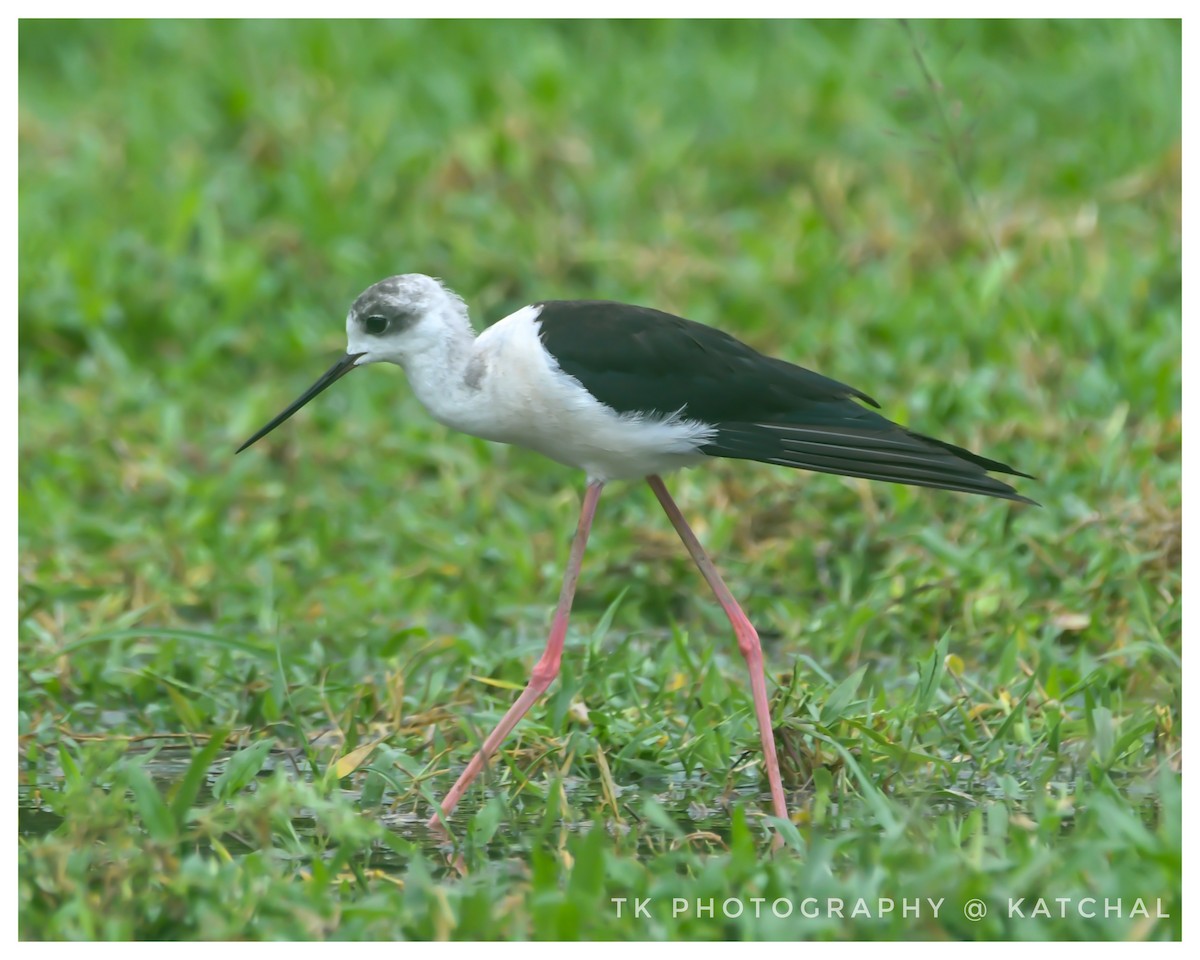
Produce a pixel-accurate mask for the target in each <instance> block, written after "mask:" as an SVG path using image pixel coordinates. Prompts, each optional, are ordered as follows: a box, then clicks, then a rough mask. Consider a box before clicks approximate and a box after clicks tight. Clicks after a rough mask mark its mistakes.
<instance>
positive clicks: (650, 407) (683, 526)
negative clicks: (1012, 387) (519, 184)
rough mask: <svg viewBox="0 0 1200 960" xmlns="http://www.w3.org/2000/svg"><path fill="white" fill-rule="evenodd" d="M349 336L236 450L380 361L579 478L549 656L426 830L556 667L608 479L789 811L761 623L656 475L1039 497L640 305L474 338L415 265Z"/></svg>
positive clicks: (782, 812)
mask: <svg viewBox="0 0 1200 960" xmlns="http://www.w3.org/2000/svg"><path fill="white" fill-rule="evenodd" d="M346 334H347V338H348V344H347V348H346V355H345V356H344V357H342V358H341V359H340V360H338V362H337V363H335V364H334V365H333V366H332V367H330V368H329V370H327V371H326V372H325V374H324V375H323V376H322V377H321V378H320V379H319V380H318V381H317V382H316V383H314V384H313V385H312V386H311V387H309V389H308V390H307V391H305V393H304V394H302V395H301V396H300V398H299V399H298V400H296V402H295V403H293V404H292V405H291V406H290V407H288V408H287V409H286V410H284V411H283V413H281V414H280V415H279V416H277V417H276V418H275V419H274V420H272V421H271V422H270V423H268V424H267V425H266V426H265V427H263V428H262V429H261V430H259V431H258V433H256V434H254V436H252V437H251V438H250V439H249V440H247V441H246V442H245V443H244V444H242V446H241V447H239V448H238V452H239V453H240V452H241V451H242V450H245V449H246V447H248V446H250V445H251V444H252V443H254V442H255V441H256V440H258V439H260V438H261V437H263V436H265V435H266V434H268V433H270V432H271V431H272V430H274V429H275V428H276V427H277V426H279V424H281V423H283V422H284V421H285V420H287V419H288V418H289V417H290V416H291V415H292V414H294V413H295V412H296V411H297V410H299V409H300V408H301V407H302V406H304V405H305V404H306V403H308V401H309V400H311V399H312V398H313V397H315V396H316V395H317V394H319V393H320V392H321V391H322V390H324V389H325V388H326V387H328V386H329V385H330V384H332V383H333V382H334V381H336V380H338V379H340V378H341V377H342V376H344V375H345V374H347V373H349V372H350V371H351V370H353V369H355V368H356V367H361V366H363V365H365V364H368V363H379V362H388V363H395V364H399V365H400V366H401V367H403V368H404V371H405V373H407V375H408V379H409V382H410V383H411V384H412V389H413V392H414V393H415V394H416V396H417V399H418V400H420V401H421V403H422V404H423V405H424V406H425V408H426V409H427V410H428V411H429V412H430V413H431V414H432V415H433V417H434V418H435V419H436V420H438V421H440V422H441V423H444V424H446V425H447V426H449V427H453V428H454V429H456V430H461V431H463V432H464V433H470V434H473V435H475V436H477V437H483V438H485V439H487V440H496V441H499V442H501V443H513V444H517V445H519V446H523V447H528V448H530V449H532V450H537V451H538V452H539V453H543V454H545V455H546V456H548V457H550V458H551V459H552V460H557V461H558V462H559V463H564V464H567V465H568V466H572V467H578V468H579V469H581V470H583V471H585V472H586V474H587V488H586V490H585V492H584V497H583V509H582V510H581V512H580V515H579V525H578V528H577V529H576V533H575V539H574V542H573V543H572V544H571V551H570V556H569V559H568V561H567V569H566V573H565V575H564V577H563V584H562V591H561V593H560V594H559V599H558V607H557V609H556V610H555V612H554V618H553V621H552V623H551V627H550V637H549V640H548V641H547V643H546V649H545V652H544V653H543V654H542V657H541V659H540V660H538V662H537V664H536V665H535V666H534V668H533V672H532V675H531V676H530V679H529V685H528V686H527V687H526V688H525V690H524V692H523V693H522V694H521V696H520V697H518V698H517V701H516V703H514V704H513V705H512V707H511V708H510V709H509V711H508V712H507V713H506V714H505V715H504V718H503V719H502V720H501V721H500V723H499V725H498V726H497V727H496V729H495V730H493V731H492V733H491V734H490V735H489V736H488V738H487V739H486V740H485V741H484V742H483V746H482V747H480V749H479V751H478V753H476V755H475V757H474V758H473V759H472V760H471V762H470V764H468V766H467V768H466V769H465V770H464V771H463V773H462V775H461V776H460V777H459V778H458V780H457V782H456V783H455V784H454V786H453V787H451V789H450V792H449V793H448V794H447V795H446V798H445V800H443V801H442V805H441V810H440V814H439V813H435V814H434V815H433V817H432V818H431V820H430V823H431V825H437V824H438V823H439V817H441V818H444V817H447V816H449V814H450V812H451V811H452V810H453V809H454V807H455V805H456V804H457V803H458V801H459V800H460V799H461V797H462V795H463V793H464V792H465V791H466V789H467V787H468V786H469V785H470V784H471V781H472V780H474V779H475V777H476V776H478V775H479V772H480V771H481V770H482V769H483V767H484V765H485V764H486V763H487V761H488V758H489V757H491V755H492V754H493V753H494V752H495V751H496V749H497V748H498V747H499V746H500V744H501V743H502V742H503V741H504V738H505V737H507V736H508V734H509V732H510V731H511V730H512V729H513V727H515V726H516V725H517V723H518V722H519V721H520V719H521V718H522V717H523V716H524V715H525V714H526V713H527V712H528V711H529V708H530V707H531V706H532V705H533V703H534V701H536V700H537V699H538V697H540V696H541V695H542V693H543V692H545V690H546V688H547V687H549V686H550V684H551V682H553V680H554V678H555V677H556V676H557V675H558V669H559V662H560V660H561V659H562V651H563V641H564V639H565V637H566V633H567V618H568V616H569V614H570V610H571V601H572V599H573V598H574V596H575V585H576V583H577V582H578V580H579V569H580V566H581V564H582V562H583V552H584V547H585V546H586V544H587V538H588V532H589V531H590V530H591V527H592V519H593V517H594V516H595V512H596V503H597V501H598V500H599V499H600V491H601V490H602V489H603V487H604V484H605V483H606V482H608V481H609V480H623V479H634V478H645V480H646V482H647V483H648V484H649V485H650V488H651V489H652V490H653V491H654V495H655V496H656V497H657V498H658V501H659V503H660V504H662V508H663V510H665V511H666V514H667V516H668V518H670V521H671V524H672V525H673V526H674V527H675V530H676V532H677V533H678V534H679V537H680V539H681V540H683V543H684V545H685V546H686V547H687V550H688V553H690V554H691V556H692V559H693V560H694V561H695V562H696V565H697V566H698V567H699V568H700V572H701V573H702V574H703V575H704V579H705V580H706V581H708V585H709V586H710V587H711V588H712V590H713V592H714V593H715V594H716V597H717V601H718V602H719V603H720V604H721V607H722V609H724V611H725V614H726V616H728V617H729V622H730V623H731V624H732V626H733V631H734V634H735V636H736V637H737V643H738V648H739V650H740V651H741V653H742V656H743V657H744V658H745V660H746V665H747V667H749V670H750V687H751V691H752V694H753V701H754V712H755V715H756V717H757V720H758V727H759V733H760V735H761V737H762V748H763V754H764V758H765V762H766V769H767V779H768V782H769V783H770V787H771V800H772V805H773V808H774V812H775V815H776V816H777V817H780V818H783V819H787V817H788V811H787V802H786V800H785V799H784V794H783V785H782V783H781V782H780V778H779V762H778V760H777V759H776V755H775V739H774V735H773V734H772V730H771V716H770V711H769V708H768V703H767V687H766V678H765V674H764V671H763V659H762V649H761V647H760V646H759V641H758V634H757V632H756V631H755V629H754V627H753V626H752V625H751V623H750V621H749V619H748V618H747V617H746V614H745V613H743V612H742V608H741V607H740V606H739V605H738V603H737V601H736V600H734V598H733V596H732V594H730V592H729V590H728V589H727V588H726V586H725V583H724V581H722V579H721V576H720V574H719V573H718V572H717V569H716V567H715V566H714V565H713V562H712V561H711V560H710V559H709V557H708V556H707V554H705V552H704V549H703V548H702V547H701V546H700V542H699V541H698V540H697V539H696V535H695V534H694V533H692V530H691V528H690V527H689V526H688V524H687V521H685V520H684V519H683V515H682V514H681V513H680V512H679V508H678V507H677V506H676V505H675V501H674V500H673V499H672V498H671V495H670V494H669V493H668V492H667V488H666V487H665V486H664V485H663V482H662V479H661V476H660V475H661V474H663V473H666V472H667V471H669V470H677V469H679V468H680V467H686V466H691V465H693V464H696V463H700V462H702V461H703V460H704V459H705V458H707V457H733V458H738V459H744V460H760V461H762V462H764V463H776V464H781V465H782V466H786V467H799V468H801V469H804V470H816V471H820V472H823V473H836V474H843V475H846V476H852V477H866V478H867V479H870V480H889V481H891V482H893V483H904V484H912V485H916V486H923V487H937V488H940V489H944V490H957V491H961V492H964V493H979V494H983V495H985V496H989V497H1000V498H1003V499H1006V500H1017V501H1020V502H1022V503H1033V501H1032V500H1029V499H1028V498H1026V497H1023V496H1021V495H1020V494H1018V493H1017V492H1016V490H1014V489H1013V488H1012V487H1010V486H1009V485H1008V484H1006V483H1003V482H1001V481H1000V480H996V479H994V478H993V477H990V476H988V473H987V471H989V470H991V471H995V472H998V473H1007V474H1013V475H1016V476H1022V477H1028V476H1029V475H1028V474H1024V473H1021V472H1020V471H1019V470H1014V469H1013V468H1012V467H1010V466H1008V465H1006V464H1003V463H1000V462H998V461H996V460H988V459H987V458H985V457H981V456H979V455H977V454H974V453H971V452H970V451H968V450H964V449H963V448H962V447H956V446H954V445H953V444H950V443H945V442H943V441H941V440H935V439H933V438H932V437H926V436H923V435H922V434H919V433H913V432H911V431H909V430H907V429H905V428H904V427H901V426H899V425H898V424H895V423H893V422H892V421H890V420H888V419H886V418H885V417H883V416H882V415H880V414H878V413H875V412H874V411H873V410H870V409H868V408H867V407H865V406H863V404H864V403H865V404H870V406H872V407H878V406H879V404H877V403H876V402H875V401H874V400H872V399H871V398H870V397H869V396H867V395H866V394H865V393H863V392H862V391H861V390H856V389H854V388H853V387H849V386H846V385H845V384H843V383H838V382H837V381H836V380H831V379H829V378H828V377H823V376H821V375H820V374H818V373H813V372H812V371H811V370H805V369H803V368H802V367H797V366H794V365H792V364H790V363H787V362H785V361H783V360H776V359H773V358H771V357H766V356H763V355H762V354H761V353H758V352H757V351H755V350H753V349H751V348H750V347H748V346H746V345H745V344H744V343H741V342H740V341H738V340H735V339H734V338H733V337H731V336H729V335H728V334H725V333H722V332H721V331H719V330H716V329H713V328H712V327H707V326H704V325H703V324H699V323H695V322H693V321H691V320H684V319H682V318H680V317H676V316H672V315H671V314H668V313H662V312H660V311H658V310H651V309H648V308H646V307H634V306H629V305H627V304H621V303H610V302H607V301H602V300H580V301H573V300H547V301H543V302H540V303H534V304H531V305H530V306H527V307H522V308H521V309H520V310H518V311H516V313H513V314H511V315H510V316H507V317H505V318H504V319H503V320H500V321H498V322H497V323H495V324H494V325H492V326H491V327H489V328H487V329H486V330H485V331H484V332H483V333H481V334H479V335H478V336H476V335H475V331H474V330H473V329H472V328H471V324H470V321H469V320H468V317H467V308H466V305H465V304H464V303H463V301H462V298H460V297H459V296H458V295H457V294H455V293H454V292H452V291H451V290H449V289H448V288H447V287H445V286H443V285H442V283H441V282H439V281H438V280H435V279H433V278H432V277H427V276H424V275H422V274H415V273H410V274H405V275H403V276H398V277H390V278H388V279H387V280H381V281H380V282H379V283H376V284H375V285H374V286H371V287H368V288H367V290H366V291H364V292H363V294H362V295H361V296H360V297H359V298H358V299H357V300H355V301H354V305H353V306H352V307H351V308H350V313H349V314H348V316H347V317H346ZM860 401H861V402H860ZM777 840H778V838H777Z"/></svg>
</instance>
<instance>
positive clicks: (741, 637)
mask: <svg viewBox="0 0 1200 960" xmlns="http://www.w3.org/2000/svg"><path fill="white" fill-rule="evenodd" d="M646 482H647V483H648V484H650V489H651V490H653V491H654V495H655V496H656V497H658V502H659V503H661V504H662V508H663V510H665V511H666V513H667V517H668V518H669V519H670V521H671V524H672V526H674V527H675V532H676V533H678V534H679V539H680V540H682V541H683V545H684V546H685V547H687V550H688V553H690V554H691V555H692V559H693V560H695V561H696V566H698V567H699V568H700V572H701V573H702V574H703V575H704V579H705V580H707V581H708V585H709V586H710V587H712V591H713V593H715V594H716V595H717V602H718V603H719V604H721V608H722V609H723V610H724V611H725V616H727V617H729V622H730V624H732V626H733V632H734V635H735V636H736V637H737V642H738V649H739V650H741V651H742V656H743V657H745V658H746V666H747V667H749V668H750V690H751V693H752V695H753V698H754V713H755V715H756V716H757V717H758V730H759V733H760V734H761V736H762V748H763V756H764V757H765V758H766V762H767V781H768V782H769V783H770V785H771V799H772V801H774V806H775V816H777V817H779V818H780V819H781V820H786V819H788V810H787V801H786V800H785V799H784V797H783V782H782V781H781V780H780V778H779V758H778V757H777V756H776V755H775V734H774V733H773V732H772V730H771V710H770V707H769V706H768V704H767V679H766V676H765V674H764V673H763V655H762V647H761V646H760V645H759V642H758V631H756V630H755V629H754V627H753V625H752V624H751V623H750V621H749V619H748V618H747V617H746V614H745V613H743V612H742V608H741V607H740V606H738V602H737V601H736V600H734V599H733V594H731V593H730V592H729V588H728V587H726V586H725V581H724V580H722V579H721V575H720V574H719V573H717V568H716V566H715V565H714V564H713V562H712V561H711V560H710V559H709V558H708V554H706V553H705V552H704V548H703V547H702V546H700V541H699V540H697V539H696V535H695V534H694V533H692V528H691V527H689V526H688V524H687V521H686V520H684V519H683V514H682V513H680V512H679V507H678V506H676V504H675V501H674V500H672V499H671V495H670V494H669V493H667V488H666V486H665V485H664V484H663V482H662V477H658V476H649V477H647V478H646ZM781 843H782V841H781V840H780V838H779V837H778V836H776V837H775V844H774V845H775V846H776V847H778V846H779V845H780V844H781Z"/></svg>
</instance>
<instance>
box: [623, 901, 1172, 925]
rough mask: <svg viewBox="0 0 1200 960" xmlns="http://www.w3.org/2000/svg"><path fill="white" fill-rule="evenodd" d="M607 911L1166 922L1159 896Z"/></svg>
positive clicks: (712, 904)
mask: <svg viewBox="0 0 1200 960" xmlns="http://www.w3.org/2000/svg"><path fill="white" fill-rule="evenodd" d="M610 901H611V904H612V908H613V910H614V912H615V913H616V915H617V917H618V918H620V919H628V920H639V919H645V920H652V919H655V918H660V917H669V918H671V919H676V918H679V917H711V918H716V917H724V918H726V919H729V920H735V919H737V918H739V917H754V918H760V917H776V918H778V919H780V920H782V919H786V918H787V917H790V916H792V915H793V914H795V915H798V916H801V917H804V918H805V919H808V920H822V919H826V918H829V917H837V918H840V919H847V920H883V919H887V918H890V917H902V918H908V919H912V920H919V919H921V918H922V917H932V918H934V919H937V918H939V917H940V916H942V914H943V911H946V910H952V909H957V910H959V911H961V913H962V915H963V916H965V917H966V918H967V919H968V920H982V919H984V918H985V917H986V916H987V915H988V913H989V912H992V911H998V912H999V914H1000V916H1002V917H1004V918H1005V919H1008V920H1022V919H1026V918H1029V919H1035V918H1042V919H1053V918H1056V917H1057V918H1060V919H1065V918H1067V917H1071V916H1077V917H1082V918H1083V919H1085V920H1101V921H1103V920H1122V919H1129V918H1133V917H1147V918H1154V919H1158V920H1168V919H1170V916H1171V915H1170V913H1168V912H1167V910H1166V908H1165V907H1164V906H1163V901H1162V898H1161V897H1003V898H1001V897H997V898H995V899H994V900H991V901H988V900H982V899H980V898H978V897H974V898H972V899H970V900H967V901H965V902H963V903H962V904H949V905H948V904H947V903H946V898H945V897H937V898H934V897H874V898H867V897H859V898H857V899H849V898H842V897H802V898H793V897H775V898H772V897H728V898H726V899H724V900H722V899H720V898H719V897H671V898H670V899H669V900H668V899H667V898H666V897H611V898H610Z"/></svg>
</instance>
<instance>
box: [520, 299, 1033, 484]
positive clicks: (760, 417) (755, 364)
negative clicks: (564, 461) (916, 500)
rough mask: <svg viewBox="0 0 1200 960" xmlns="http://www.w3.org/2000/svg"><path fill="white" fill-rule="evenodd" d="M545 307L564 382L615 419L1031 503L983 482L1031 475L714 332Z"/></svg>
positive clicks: (607, 309)
mask: <svg viewBox="0 0 1200 960" xmlns="http://www.w3.org/2000/svg"><path fill="white" fill-rule="evenodd" d="M541 306H542V308H543V309H542V312H541V314H540V315H539V317H538V320H539V322H540V324H541V338H542V343H543V344H544V345H545V347H546V349H547V350H548V351H549V352H550V353H552V354H553V355H554V357H555V359H556V360H557V361H558V364H559V366H560V367H561V368H562V370H563V371H564V372H565V373H567V374H569V375H571V376H572V377H574V378H575V379H577V380H578V381H579V382H580V383H581V384H583V386H584V387H585V388H586V389H587V390H588V391H589V392H590V393H591V394H592V395H593V396H594V397H596V399H598V400H599V401H600V402H601V403H604V404H606V405H607V406H609V407H612V408H613V409H614V410H616V411H618V412H620V413H633V412H639V413H657V414H661V415H669V414H672V413H675V412H677V411H683V412H684V413H685V414H686V415H687V416H688V417H690V418H693V419H696V420H700V421H703V422H704V423H709V424H712V425H713V426H714V427H715V428H716V436H715V437H714V438H713V440H712V441H711V442H709V443H708V444H705V445H704V446H703V447H701V448H700V449H701V452H703V453H706V454H708V455H709V456H714V457H732V458H737V459H744V460H759V461H763V462H765V463H776V464H781V465H783V466H788V467H797V468H800V469H804V470H815V471H818V472H822V473H835V474H842V475H845V476H852V477H865V478H867V479H870V480H887V481H891V482H893V483H904V484H910V485H914V486H925V487H938V488H942V489H946V490H959V491H963V492H966V493H978V494H983V495H985V496H991V497H1002V498H1004V499H1008V500H1019V501H1022V502H1025V503H1032V502H1033V501H1032V500H1029V499H1028V498H1026V497H1022V496H1021V495H1020V494H1018V493H1017V492H1016V491H1015V490H1014V489H1013V488H1012V487H1010V486H1009V485H1008V484H1006V483H1002V482H1001V481H999V480H996V479H994V478H993V477H989V476H988V475H987V471H989V470H993V471H996V472H999V473H1009V474H1015V475H1017V476H1023V477H1027V476H1028V474H1024V473H1021V472H1020V471H1019V470H1015V469H1013V468H1012V467H1010V466H1008V465H1007V464H1004V463H1000V462H999V461H996V460H989V459H987V458H986V457H981V456H979V455H977V454H974V453H971V452H970V451H969V450H965V449H963V448H962V447H957V446H954V445H953V444H949V443H944V442H942V441H940V440H935V439H933V438H932V437H926V436H923V435H921V434H918V433H913V432H911V431H909V430H906V429H905V428H904V427H901V426H899V425H898V424H895V423H893V422H892V421H890V420H888V419H887V418H886V417H883V416H882V415H880V414H878V413H875V412H874V411H873V410H868V409H866V408H865V407H863V406H861V405H860V404H858V403H856V402H855V400H862V401H864V402H866V403H869V404H871V406H874V407H878V406H879V404H878V403H876V402H875V401H874V400H873V399H872V398H871V397H869V396H867V394H865V393H863V392H862V391H861V390H856V389H855V388H854V387H851V386H848V385H846V384H844V383H839V382H838V381H836V380H831V379H830V378H829V377H824V376H822V375H821V374H819V373H814V372H813V371H811V370H805V369H804V368H803V367H798V366H795V365H794V364H790V363H787V362H785V361H783V360H777V359H774V358H773V357H767V356H764V355H763V354H761V353H759V352H758V351H757V350H754V349H753V348H752V347H749V346H747V345H746V344H744V343H742V342H741V341H739V340H736V339H734V338H733V337H731V336H729V335H728V334H727V333H723V332H722V331H720V330H717V329H715V328H713V327H709V326H705V325H704V324H702V323H696V322H695V321H692V320H685V319H683V318H682V317H676V316H673V315H671V314H669V313H663V312H661V311H659V310H652V309H650V308H648V307H634V306H628V305H626V304H620V303H611V302H609V301H604V300H551V301H546V302H545V303H543V304H541Z"/></svg>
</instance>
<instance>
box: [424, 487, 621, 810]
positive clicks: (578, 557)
mask: <svg viewBox="0 0 1200 960" xmlns="http://www.w3.org/2000/svg"><path fill="white" fill-rule="evenodd" d="M602 489H604V481H603V480H593V481H591V482H590V483H588V486H587V490H586V491H585V493H584V495H583V509H582V510H580V512H579V526H578V527H577V528H576V530H575V540H574V542H572V544H571V553H570V556H569V557H568V559H567V572H566V573H565V574H564V575H563V583H562V591H561V592H560V593H559V596H558V607H557V609H556V610H555V611H554V620H553V621H552V622H551V624H550V638H549V639H548V640H547V641H546V649H545V651H544V652H543V653H542V657H541V659H540V660H538V662H537V663H536V664H535V665H534V668H533V673H532V674H531V675H530V678H529V685H528V686H527V687H526V688H525V690H524V692H522V694H521V696H519V697H518V698H517V702H516V703H514V704H513V705H512V706H511V707H509V709H508V713H506V714H505V715H504V717H503V718H502V719H501V720H500V722H499V723H498V724H497V725H496V729H495V730H493V731H492V732H491V733H490V734H489V735H488V738H487V739H486V740H484V741H483V746H481V747H480V748H479V752H478V753H476V754H475V756H474V757H473V758H472V759H471V762H470V763H469V764H467V769H465V770H464V771H463V772H462V775H461V776H460V777H459V778H458V780H456V781H455V783H454V786H453V787H451V788H450V792H449V793H448V794H446V799H444V800H443V801H442V805H441V810H440V811H439V812H438V813H435V814H434V815H433V816H432V817H431V818H430V819H429V826H430V827H432V828H435V829H437V828H439V827H441V824H442V821H443V820H445V818H446V817H448V816H450V811H451V810H453V809H454V808H455V806H456V805H457V804H458V801H459V800H461V799H462V795H463V794H464V793H466V792H467V787H469V786H470V785H471V781H472V780H474V779H475V778H476V777H477V776H479V772H480V771H481V770H482V769H483V768H484V766H485V765H486V764H487V762H488V759H489V758H490V757H491V755H492V754H493V753H495V752H496V749H497V748H498V747H499V746H500V744H501V743H503V742H504V738H505V737H507V736H508V735H509V734H510V733H511V732H512V729H513V727H515V726H516V725H517V723H518V722H519V721H520V719H521V718H522V717H523V716H525V714H526V713H528V712H529V708H530V707H532V706H533V704H534V702H535V701H536V700H537V699H538V697H540V696H541V695H542V694H543V693H545V692H546V688H547V687H548V686H550V684H551V683H552V682H553V681H554V678H555V677H557V676H558V667H559V664H560V663H561V661H562V652H563V641H564V640H565V639H566V636H567V620H568V619H569V618H570V616H571V602H572V601H573V600H574V599H575V585H576V584H577V583H578V582H579V569H580V567H582V566H583V551H584V548H585V547H586V546H587V540H588V533H589V532H591V529H592V519H593V518H594V517H595V516H596V504H597V503H598V502H599V500H600V491H601V490H602Z"/></svg>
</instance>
